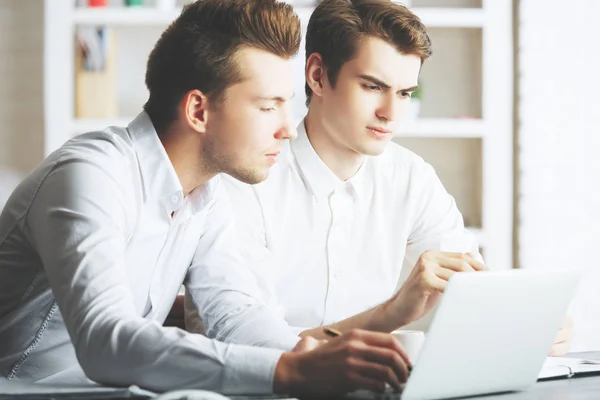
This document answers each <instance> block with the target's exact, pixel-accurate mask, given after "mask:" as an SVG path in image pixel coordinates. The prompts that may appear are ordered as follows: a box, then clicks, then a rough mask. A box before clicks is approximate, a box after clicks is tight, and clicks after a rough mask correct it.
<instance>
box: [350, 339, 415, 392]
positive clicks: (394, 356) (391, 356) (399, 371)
mask: <svg viewBox="0 0 600 400" xmlns="http://www.w3.org/2000/svg"><path fill="white" fill-rule="evenodd" d="M394 340H396V339H394ZM396 342H397V340H396ZM398 344H399V343H398ZM400 346H402V345H400ZM356 357H358V358H360V359H363V360H365V361H369V362H375V363H377V364H381V365H385V366H388V367H390V368H392V369H393V371H394V374H395V376H396V377H397V379H398V380H399V381H400V382H406V380H407V379H408V368H409V366H411V364H410V362H409V361H408V360H405V359H404V358H402V357H401V356H400V355H399V354H398V353H396V352H395V351H394V350H390V349H385V348H382V347H375V346H366V347H365V348H364V349H362V350H360V351H358V352H357V353H356ZM411 367H412V366H411Z"/></svg>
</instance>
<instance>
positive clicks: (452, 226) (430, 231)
mask: <svg viewBox="0 0 600 400" xmlns="http://www.w3.org/2000/svg"><path fill="white" fill-rule="evenodd" d="M412 174H413V176H412V178H411V181H412V182H414V187H413V188H411V191H412V190H414V196H413V201H414V203H413V212H412V215H413V220H412V231H411V233H410V235H409V237H408V243H407V247H406V256H405V265H409V266H410V268H412V267H413V266H414V265H415V264H416V263H417V261H418V259H419V257H420V256H421V254H423V253H424V252H425V251H427V250H439V251H451V252H462V253H467V252H470V253H472V254H473V255H474V257H475V258H476V259H478V260H479V261H483V258H482V257H481V254H480V253H479V246H478V243H477V240H476V238H475V236H474V235H473V234H472V233H471V232H469V231H468V230H467V229H466V228H465V226H464V222H463V217H462V214H461V213H460V211H459V210H458V208H457V207H456V202H455V201H454V198H453V197H452V196H451V195H450V194H449V193H448V192H447V191H446V189H445V188H444V186H443V185H442V183H441V181H440V179H439V178H438V176H437V174H436V173H435V171H434V169H433V167H431V165H429V164H427V163H426V162H424V161H423V160H422V159H419V161H418V162H416V163H415V165H414V166H413V170H412ZM403 269H404V268H403Z"/></svg>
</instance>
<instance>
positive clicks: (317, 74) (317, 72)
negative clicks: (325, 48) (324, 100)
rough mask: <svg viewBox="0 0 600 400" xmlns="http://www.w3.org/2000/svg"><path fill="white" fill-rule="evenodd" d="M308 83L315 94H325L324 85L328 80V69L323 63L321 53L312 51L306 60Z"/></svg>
mask: <svg viewBox="0 0 600 400" xmlns="http://www.w3.org/2000/svg"><path fill="white" fill-rule="evenodd" d="M305 73H306V83H307V84H308V86H309V87H310V88H311V90H312V92H313V95H314V96H319V97H321V96H323V87H324V85H325V82H326V80H327V71H326V70H325V65H324V64H323V57H322V56H321V54H319V53H312V54H311V55H310V56H309V57H308V59H307V60H306V71H305Z"/></svg>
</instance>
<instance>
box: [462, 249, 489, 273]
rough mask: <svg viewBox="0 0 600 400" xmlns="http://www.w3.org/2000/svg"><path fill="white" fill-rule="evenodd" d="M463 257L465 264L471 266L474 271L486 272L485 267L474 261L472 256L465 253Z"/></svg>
mask: <svg viewBox="0 0 600 400" xmlns="http://www.w3.org/2000/svg"><path fill="white" fill-rule="evenodd" d="M465 256H466V257H467V262H468V263H469V264H470V265H471V267H472V268H473V269H474V270H475V271H487V267H486V266H485V264H484V263H482V262H481V261H478V260H476V259H475V258H474V257H473V254H471V253H466V254H465Z"/></svg>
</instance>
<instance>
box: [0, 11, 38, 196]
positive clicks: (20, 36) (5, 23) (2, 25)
mask: <svg viewBox="0 0 600 400" xmlns="http://www.w3.org/2000/svg"><path fill="white" fill-rule="evenodd" d="M43 11H44V7H43V2H42V1H41V0H0V197H1V196H2V195H3V192H4V191H5V190H3V187H5V186H6V185H11V183H9V182H8V181H9V180H10V179H8V178H6V176H7V175H6V170H11V171H14V172H16V173H17V174H19V175H22V174H26V173H27V172H29V171H30V170H31V169H32V168H33V167H35V166H36V165H37V164H38V163H39V162H40V161H41V159H42V154H43V148H42V147H43V117H44V114H43V113H44V110H43V80H42V78H43V76H42V75H43V22H44V21H43V14H44V13H43ZM3 171H4V172H3ZM3 177H5V178H3ZM3 182H4V184H3ZM2 200H3V199H2V198H0V204H1V203H2Z"/></svg>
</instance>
